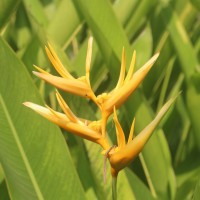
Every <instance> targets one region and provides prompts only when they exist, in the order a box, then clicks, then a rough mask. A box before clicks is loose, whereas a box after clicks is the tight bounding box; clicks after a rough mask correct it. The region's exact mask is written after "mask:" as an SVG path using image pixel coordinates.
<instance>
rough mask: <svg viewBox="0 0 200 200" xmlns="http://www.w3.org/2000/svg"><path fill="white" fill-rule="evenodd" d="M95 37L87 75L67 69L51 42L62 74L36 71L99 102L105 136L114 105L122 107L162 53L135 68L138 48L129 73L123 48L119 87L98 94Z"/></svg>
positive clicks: (53, 57)
mask: <svg viewBox="0 0 200 200" xmlns="http://www.w3.org/2000/svg"><path fill="white" fill-rule="evenodd" d="M92 41H93V38H92V37H90V38H89V41H88V49H87V56H86V75H85V76H82V77H80V78H77V79H76V78H74V77H73V76H72V75H71V74H70V73H69V72H68V71H67V69H66V68H65V67H64V66H63V64H62V63H61V61H60V60H59V58H58V56H57V55H56V53H55V51H54V50H53V48H52V47H51V45H50V44H49V45H48V48H47V47H46V48H45V49H46V53H47V55H48V58H49V60H50V61H51V63H52V65H53V66H54V68H55V69H56V71H57V72H58V73H59V74H60V76H61V77H58V76H54V75H51V74H49V73H48V72H46V71H44V70H42V69H41V68H39V67H37V66H35V67H36V69H37V70H38V71H39V72H33V73H34V74H35V75H36V76H38V77H39V78H41V79H43V80H45V81H47V82H48V83H50V84H52V85H53V86H55V87H57V88H59V89H62V90H64V91H66V92H69V93H72V94H75V95H79V96H83V97H87V98H89V99H91V100H93V101H94V102H95V103H96V105H97V106H98V107H99V108H100V110H101V113H102V120H101V122H102V123H101V127H102V136H103V137H105V134H106V131H105V129H106V128H105V127H106V122H107V119H108V117H109V116H110V115H111V114H112V113H113V108H114V106H115V108H116V109H117V108H119V107H120V106H121V105H122V104H123V103H124V102H125V101H126V100H127V98H128V97H129V96H130V95H131V93H132V92H133V91H134V90H135V89H136V88H137V87H138V86H139V84H140V83H141V82H142V80H143V79H144V78H145V76H146V75H147V73H148V72H149V70H150V69H151V67H152V66H153V64H154V62H155V61H156V59H157V58H158V56H159V53H157V54H155V55H154V56H153V57H152V58H151V59H150V60H149V61H148V62H147V63H145V64H144V65H143V66H142V67H141V68H140V69H139V70H138V71H136V72H135V73H133V72H134V65H135V60H136V52H135V51H134V52H133V56H132V60H131V64H130V68H129V71H128V73H127V75H126V77H125V69H126V56H125V50H124V48H123V50H122V62H121V70H120V75H119V80H118V83H117V85H116V87H115V88H114V89H113V90H112V91H111V92H109V93H103V94H101V95H98V96H97V97H96V96H95V94H94V92H93V90H92V88H91V85H90V65H91V57H92Z"/></svg>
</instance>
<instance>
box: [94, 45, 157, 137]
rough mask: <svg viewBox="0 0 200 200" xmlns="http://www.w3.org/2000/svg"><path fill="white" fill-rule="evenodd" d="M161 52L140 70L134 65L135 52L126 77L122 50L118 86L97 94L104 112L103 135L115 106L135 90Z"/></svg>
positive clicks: (124, 58) (98, 103)
mask: <svg viewBox="0 0 200 200" xmlns="http://www.w3.org/2000/svg"><path fill="white" fill-rule="evenodd" d="M158 56H159V53H157V54H155V55H154V56H153V57H152V58H151V59H150V60H149V61H148V62H146V63H145V64H144V65H143V66H142V67H141V68H140V69H139V70H137V71H136V72H135V73H133V72H134V65H135V60H136V52H135V51H134V52H133V56H132V60H131V64H130V67H129V70H128V73H127V75H126V77H125V69H126V56H125V50H124V48H123V50H122V62H121V70H120V75H119V80H118V83H117V85H116V87H115V88H114V89H113V90H112V91H111V92H109V93H103V94H101V95H98V96H97V105H98V106H99V108H100V109H101V112H102V135H103V136H105V127H106V121H107V119H108V117H109V116H110V115H111V114H112V113H113V109H114V107H115V108H116V109H117V108H119V107H120V106H121V105H122V104H123V103H124V102H125V101H126V100H127V99H128V97H129V96H130V95H131V94H132V93H133V92H134V91H135V89H136V88H137V87H138V86H139V84H140V83H141V82H142V80H143V79H144V78H145V76H146V75H147V73H148V72H149V70H150V69H151V67H152V66H153V64H154V63H155V61H156V59H157V58H158Z"/></svg>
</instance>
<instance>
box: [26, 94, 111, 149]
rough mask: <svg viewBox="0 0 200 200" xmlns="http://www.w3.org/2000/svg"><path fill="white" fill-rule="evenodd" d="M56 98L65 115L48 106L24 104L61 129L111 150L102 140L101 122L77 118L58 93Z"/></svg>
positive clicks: (103, 139) (105, 141)
mask: <svg viewBox="0 0 200 200" xmlns="http://www.w3.org/2000/svg"><path fill="white" fill-rule="evenodd" d="M56 97H57V100H58V102H59V105H60V107H61V108H62V110H63V112H64V114H63V113H60V112H57V111H55V110H53V109H51V108H50V107H48V106H46V107H43V106H40V105H37V104H34V103H31V102H25V103H23V104H24V105H25V106H27V107H29V108H31V109H32V110H34V111H35V112H37V113H38V114H40V115H42V116H43V117H45V118H46V119H48V120H49V121H51V122H53V123H55V124H57V125H58V126H60V127H61V128H63V129H65V130H67V131H69V132H71V133H74V134H75V135H78V136H80V137H82V138H84V139H87V140H90V141H92V142H95V143H97V144H100V145H101V146H102V147H103V148H104V149H107V148H109V144H108V142H107V140H105V138H102V135H101V123H100V121H88V120H85V119H81V118H78V117H76V116H75V115H74V113H73V112H72V111H71V110H70V108H69V107H68V105H67V103H66V102H65V101H64V99H63V98H62V97H61V95H60V94H59V93H58V92H56Z"/></svg>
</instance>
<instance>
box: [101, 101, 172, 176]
mask: <svg viewBox="0 0 200 200" xmlns="http://www.w3.org/2000/svg"><path fill="white" fill-rule="evenodd" d="M175 98H176V97H175ZM175 98H172V99H170V100H169V101H168V102H167V103H165V104H164V106H163V107H162V108H161V110H160V111H159V112H158V114H157V116H156V117H155V118H154V120H153V121H152V122H151V123H149V124H148V125H147V126H146V127H145V128H144V129H143V130H142V131H141V132H140V133H139V134H138V135H137V136H136V137H135V138H134V139H133V132H134V123H135V120H133V123H132V126H131V130H130V134H129V138H128V142H127V144H126V142H125V136H124V132H123V129H122V127H121V125H120V123H119V121H118V118H117V114H116V110H115V109H114V117H113V119H114V123H115V127H116V133H117V143H118V146H117V147H115V148H112V150H111V151H110V152H109V153H108V157H109V161H110V164H111V173H112V176H117V174H118V172H119V171H120V170H121V169H123V168H124V167H126V166H127V165H128V164H129V163H130V162H131V161H132V160H133V159H134V158H135V157H136V156H137V155H138V154H139V153H140V152H141V151H142V149H143V147H144V145H145V144H146V142H147V141H148V139H149V138H150V136H151V135H152V133H153V131H154V130H155V128H156V127H157V125H158V123H159V122H160V120H161V119H162V118H163V116H164V115H165V113H166V112H167V111H168V109H169V108H170V106H171V105H172V103H173V102H174V100H175ZM104 153H105V152H104Z"/></svg>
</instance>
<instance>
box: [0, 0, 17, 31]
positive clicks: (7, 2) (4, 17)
mask: <svg viewBox="0 0 200 200" xmlns="http://www.w3.org/2000/svg"><path fill="white" fill-rule="evenodd" d="M19 3H20V0H1V1H0V33H1V32H2V29H3V28H4V26H5V25H6V23H7V22H8V21H9V19H10V17H11V16H12V15H13V14H14V13H15V10H16V9H17V6H18V5H19Z"/></svg>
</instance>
